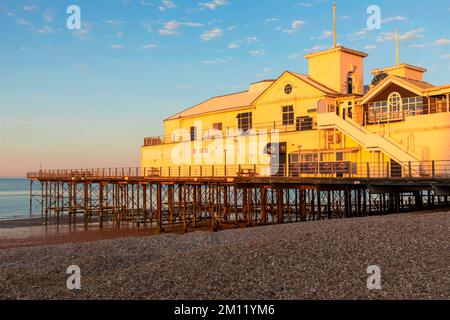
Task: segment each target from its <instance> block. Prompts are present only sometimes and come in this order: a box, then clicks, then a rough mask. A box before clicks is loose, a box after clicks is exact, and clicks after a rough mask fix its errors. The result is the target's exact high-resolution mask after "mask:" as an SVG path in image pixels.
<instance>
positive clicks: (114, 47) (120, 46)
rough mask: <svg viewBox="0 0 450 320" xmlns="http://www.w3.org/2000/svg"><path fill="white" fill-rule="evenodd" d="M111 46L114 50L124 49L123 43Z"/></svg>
mask: <svg viewBox="0 0 450 320" xmlns="http://www.w3.org/2000/svg"><path fill="white" fill-rule="evenodd" d="M111 48H113V49H115V50H120V49H125V45H123V44H113V45H112V46H111Z"/></svg>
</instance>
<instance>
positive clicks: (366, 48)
mask: <svg viewBox="0 0 450 320" xmlns="http://www.w3.org/2000/svg"><path fill="white" fill-rule="evenodd" d="M376 48H377V46H376V45H374V44H371V45H368V46H365V47H364V50H373V49H376Z"/></svg>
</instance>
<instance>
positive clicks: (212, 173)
mask: <svg viewBox="0 0 450 320" xmlns="http://www.w3.org/2000/svg"><path fill="white" fill-rule="evenodd" d="M211 171H212V172H211V175H212V177H213V178H214V166H212V170H211Z"/></svg>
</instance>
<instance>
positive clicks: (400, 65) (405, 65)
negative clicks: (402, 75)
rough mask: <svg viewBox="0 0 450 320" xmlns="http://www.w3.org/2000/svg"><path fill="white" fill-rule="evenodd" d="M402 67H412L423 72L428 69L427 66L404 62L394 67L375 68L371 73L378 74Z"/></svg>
mask: <svg viewBox="0 0 450 320" xmlns="http://www.w3.org/2000/svg"><path fill="white" fill-rule="evenodd" d="M401 68H406V69H411V70H414V71H418V72H422V73H424V72H427V69H425V68H421V67H417V66H413V65H411V64H407V63H402V64H398V65H396V66H392V67H388V68H378V69H374V70H372V71H371V73H372V74H377V73H381V72H386V71H391V70H395V69H401Z"/></svg>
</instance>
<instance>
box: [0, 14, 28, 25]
mask: <svg viewBox="0 0 450 320" xmlns="http://www.w3.org/2000/svg"><path fill="white" fill-rule="evenodd" d="M6 15H7V16H8V17H10V18H12V19H13V20H14V21H15V22H16V23H17V24H18V25H21V26H30V25H31V22H30V21H28V20H26V19H24V18H21V17H18V16H16V15H15V14H14V13H12V12H6Z"/></svg>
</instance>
